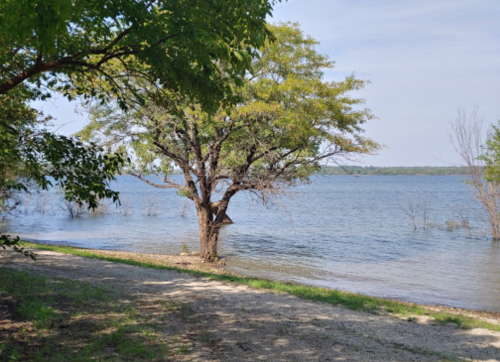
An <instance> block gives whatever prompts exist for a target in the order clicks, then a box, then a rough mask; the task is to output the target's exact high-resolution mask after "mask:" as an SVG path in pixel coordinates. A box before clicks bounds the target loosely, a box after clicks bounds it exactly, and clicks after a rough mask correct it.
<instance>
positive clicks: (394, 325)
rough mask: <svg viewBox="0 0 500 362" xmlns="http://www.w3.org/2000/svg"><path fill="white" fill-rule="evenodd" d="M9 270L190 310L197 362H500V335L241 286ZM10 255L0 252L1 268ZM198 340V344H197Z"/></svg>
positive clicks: (111, 268)
mask: <svg viewBox="0 0 500 362" xmlns="http://www.w3.org/2000/svg"><path fill="white" fill-rule="evenodd" d="M37 253H38V255H39V260H38V261H37V262H36V263H33V262H30V261H29V260H28V259H26V258H15V260H12V261H11V263H10V266H14V267H21V268H27V269H29V270H31V271H33V272H35V273H38V274H43V275H49V276H56V277H64V278H69V279H74V280H80V281H87V282H91V283H95V284H105V285H112V286H114V288H116V290H118V291H121V292H123V293H126V294H128V295H138V296H141V297H144V298H155V299H156V298H163V299H168V300H172V301H175V302H179V303H186V304H188V305H189V306H190V307H191V308H192V310H193V311H194V312H193V313H194V317H195V318H196V322H195V323H191V324H190V325H189V331H188V334H189V335H193V336H200V335H210V336H211V342H210V344H206V343H205V344H202V343H195V344H194V345H195V348H194V350H193V352H192V353H191V354H190V357H191V360H192V361H200V362H201V361H276V362H280V361H300V362H302V361H304V362H306V361H370V362H375V361H381V362H382V361H384V362H386V361H460V360H466V361H500V333H498V332H492V331H488V330H484V329H472V330H463V329H459V328H456V327H455V326H454V325H439V324H434V323H433V322H432V321H431V320H429V319H426V318H419V319H418V320H417V322H409V321H407V320H406V319H399V318H396V317H393V316H387V315H385V316H384V315H373V314H368V313H363V312H356V311H351V310H348V309H346V308H343V307H335V306H331V305H329V304H324V303H317V302H311V301H305V300H301V299H299V298H296V297H293V296H290V295H284V294H281V295H277V294H274V293H272V292H269V291H264V290H258V289H252V288H249V287H246V286H242V285H236V284H231V283H222V282H218V281H213V280H210V279H203V278H197V277H192V276H188V275H184V274H180V273H177V272H173V271H168V270H154V269H147V268H141V267H135V266H130V265H124V264H118V263H112V262H107V261H101V260H96V259H88V258H82V257H76V256H72V255H67V254H60V253H55V252H48V251H37ZM6 255H7V253H4V252H2V253H0V262H1V261H2V260H1V259H2V258H6ZM194 340H196V339H194Z"/></svg>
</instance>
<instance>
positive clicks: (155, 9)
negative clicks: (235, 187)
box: [0, 0, 274, 108]
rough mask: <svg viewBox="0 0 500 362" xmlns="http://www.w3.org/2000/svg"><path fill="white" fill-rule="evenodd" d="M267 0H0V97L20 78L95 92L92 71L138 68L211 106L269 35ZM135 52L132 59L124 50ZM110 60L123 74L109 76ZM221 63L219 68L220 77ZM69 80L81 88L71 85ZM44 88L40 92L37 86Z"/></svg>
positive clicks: (123, 76) (269, 6) (226, 91)
mask: <svg viewBox="0 0 500 362" xmlns="http://www.w3.org/2000/svg"><path fill="white" fill-rule="evenodd" d="M273 3H274V1H272V0H217V1H199V0H140V1H136V0H5V1H2V2H0V49H2V50H1V51H0V63H1V64H3V66H2V68H1V71H0V94H5V93H6V92H8V91H9V90H11V89H13V88H14V87H16V86H17V85H18V84H20V83H22V82H29V84H31V85H32V89H33V90H34V91H35V92H36V93H39V92H40V89H39V88H40V86H41V85H46V86H48V88H52V89H54V88H55V89H57V90H59V91H62V92H63V93H66V94H68V95H70V94H71V92H70V90H72V91H74V92H76V93H78V94H85V95H87V96H92V97H100V98H103V97H105V96H106V94H105V93H102V92H98V91H97V90H96V89H94V88H93V87H92V84H94V80H95V78H101V79H103V80H105V81H106V82H108V83H109V91H110V92H111V93H113V92H115V93H116V92H117V91H118V90H117V89H116V86H115V84H114V82H115V80H116V79H117V78H120V79H122V80H123V79H126V77H127V74H130V73H133V72H134V71H143V70H144V65H146V67H147V73H148V74H147V76H148V78H149V79H151V80H152V81H153V82H156V83H158V84H161V85H162V86H163V87H165V88H168V89H171V90H173V91H176V92H179V93H182V94H184V95H186V96H189V97H192V98H195V99H197V100H198V102H199V103H200V104H201V105H203V106H204V107H209V108H214V107H215V108H216V107H217V106H218V102H219V101H220V100H222V99H225V98H227V97H228V95H230V94H231V88H230V86H229V84H230V83H234V82H236V83H238V82H241V78H242V77H243V76H244V74H245V72H246V71H247V70H248V69H249V67H250V64H251V59H252V57H253V56H254V55H255V50H254V49H256V48H258V47H260V46H262V45H263V44H264V41H265V40H266V39H267V38H268V37H269V36H270V33H269V32H268V30H267V28H266V21H265V18H266V16H267V15H270V12H271V10H272V4H273ZM132 56H133V57H132ZM110 61H118V62H120V63H121V64H122V65H123V67H124V69H125V72H120V74H110V73H109V72H108V70H109V68H107V65H108V63H109V62H110ZM219 64H222V65H224V74H222V72H221V70H220V66H219ZM77 84H78V85H79V86H77ZM45 94H47V93H45Z"/></svg>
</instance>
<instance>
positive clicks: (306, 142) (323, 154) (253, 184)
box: [79, 24, 378, 260]
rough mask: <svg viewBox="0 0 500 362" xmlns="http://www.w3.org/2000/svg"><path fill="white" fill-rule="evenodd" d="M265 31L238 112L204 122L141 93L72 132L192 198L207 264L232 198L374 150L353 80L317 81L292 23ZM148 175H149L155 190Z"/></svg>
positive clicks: (97, 112) (171, 97) (310, 44)
mask: <svg viewBox="0 0 500 362" xmlns="http://www.w3.org/2000/svg"><path fill="white" fill-rule="evenodd" d="M270 29H271V30H272V31H273V32H274V34H275V36H276V40H275V41H274V42H267V43H266V44H265V46H264V47H262V48H261V49H260V50H259V52H260V58H258V59H256V60H255V61H254V64H253V72H252V73H251V74H248V75H247V77H246V79H245V84H244V86H243V87H242V88H237V87H236V86H235V90H238V91H239V92H240V95H241V98H242V99H243V101H242V102H241V103H239V104H238V105H236V106H233V107H230V108H227V107H225V108H222V107H221V108H219V109H218V110H217V111H216V112H213V113H210V112H206V111H204V110H203V108H202V107H201V105H200V104H198V103H196V102H193V101H192V100H189V99H186V98H183V97H179V96H178V95H177V94H169V93H167V94H165V93H162V94H160V93H158V92H155V91H152V92H151V93H149V92H148V91H145V93H147V95H146V98H147V102H146V104H145V105H144V106H141V107H136V108H135V109H134V111H129V112H123V111H122V110H121V109H120V108H119V107H118V106H116V105H115V106H113V105H111V104H108V105H105V106H101V105H96V106H94V107H93V108H92V109H91V115H92V121H91V123H90V124H89V125H88V126H87V127H86V128H85V129H84V130H83V131H82V132H80V133H79V135H80V136H81V137H83V138H85V139H93V140H96V141H98V142H101V143H102V144H105V145H107V146H109V147H115V148H117V147H120V148H121V149H122V150H123V151H124V152H128V153H129V154H130V156H131V158H132V159H133V163H132V164H131V166H130V168H129V172H130V173H131V174H132V175H134V176H136V177H138V178H139V179H141V180H143V181H144V182H147V183H148V184H150V185H152V186H154V187H158V188H164V189H168V188H174V189H177V190H178V193H180V194H181V195H183V196H185V197H187V198H189V199H191V200H192V201H193V202H194V204H195V206H196V210H197V215H198V220H199V230H200V252H201V255H202V256H203V257H204V258H205V259H208V260H211V259H213V258H214V257H216V255H217V244H218V237H219V230H220V227H221V225H222V223H223V221H224V218H225V216H226V211H227V209H228V205H229V202H230V200H231V198H232V197H233V196H234V195H235V194H237V193H238V192H241V191H251V192H254V193H255V194H256V195H258V196H259V197H261V198H262V199H263V200H266V197H268V196H270V195H273V194H275V193H276V192H279V191H280V190H282V189H283V188H286V187H288V186H292V185H294V184H296V183H297V182H300V181H307V180H308V178H309V176H310V175H311V174H312V173H313V172H314V171H316V170H318V169H319V168H320V163H321V162H322V161H323V162H324V161H326V160H333V161H334V162H338V161H339V160H340V158H342V157H346V156H349V155H353V154H366V153H371V152H373V151H375V150H376V149H377V148H378V145H377V144H376V143H375V142H374V141H372V140H370V139H368V138H365V137H363V136H362V135H361V133H362V132H363V129H362V124H363V123H365V122H366V121H367V120H369V119H371V118H372V115H371V113H370V112H369V111H368V110H366V109H364V108H362V107H361V106H360V104H362V103H363V100H361V99H356V98H352V97H351V96H350V93H351V91H353V90H357V89H359V88H361V87H363V86H364V84H365V82H364V81H361V80H357V79H355V78H354V77H352V76H350V77H347V78H346V79H344V80H342V81H339V82H327V81H325V80H323V70H324V69H328V68H332V67H333V62H331V61H330V60H328V58H327V57H326V56H324V55H321V54H319V53H318V52H317V51H316V50H315V46H316V45H317V42H316V41H315V40H313V39H311V38H310V37H306V36H304V34H303V33H302V31H301V30H300V29H299V27H298V25H297V24H281V25H279V26H272V27H271V28H270ZM172 104H174V105H175V106H173V105H172ZM174 166H175V167H178V168H179V169H180V170H181V171H182V172H183V175H184V182H183V183H176V182H175V181H174V180H173V179H171V178H170V177H169V175H170V174H171V171H172V170H173V167H174ZM147 174H157V175H158V176H160V178H161V180H162V182H158V183H157V182H154V181H151V180H150V179H148V178H146V177H145V176H146V175H147Z"/></svg>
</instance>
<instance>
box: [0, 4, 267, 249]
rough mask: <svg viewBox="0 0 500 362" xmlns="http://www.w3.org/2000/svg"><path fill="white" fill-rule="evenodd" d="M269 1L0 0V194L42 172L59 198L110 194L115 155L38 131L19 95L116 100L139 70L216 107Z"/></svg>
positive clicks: (255, 39)
mask: <svg viewBox="0 0 500 362" xmlns="http://www.w3.org/2000/svg"><path fill="white" fill-rule="evenodd" d="M273 3H274V1H273V0H220V1H215V2H213V1H212V2H208V1H198V0H4V1H1V2H0V63H1V64H2V67H1V68H0V106H1V107H0V108H1V109H0V140H1V141H2V144H1V146H2V147H0V152H1V153H0V198H1V199H2V200H5V199H6V198H8V196H9V195H10V191H11V190H20V189H25V188H26V185H25V182H24V181H25V180H26V179H34V180H35V181H36V183H38V185H39V186H41V187H42V188H46V187H48V185H49V182H48V180H47V179H46V177H45V176H52V177H54V178H55V180H56V182H58V183H59V184H60V185H61V186H63V188H64V190H65V192H66V196H67V198H68V199H69V200H76V201H78V202H80V201H82V202H83V201H86V202H88V204H89V206H90V207H92V206H93V205H94V204H95V202H96V200H97V199H98V198H102V197H111V198H113V199H116V195H117V194H116V193H114V192H112V191H111V190H110V189H109V188H108V185H107V182H108V181H109V180H110V179H111V178H112V176H113V174H114V172H115V171H116V169H117V167H118V165H119V164H120V163H121V162H122V161H123V159H122V158H121V156H120V155H118V154H111V155H105V154H103V153H102V152H101V150H100V149H99V148H98V147H96V146H95V145H92V144H85V145H84V144H82V143H81V142H78V141H75V140H73V139H70V138H67V137H62V136H56V135H54V134H52V133H50V132H48V131H47V130H46V129H43V126H44V122H43V121H42V122H41V117H39V114H38V113H37V111H36V110H34V109H32V108H31V107H30V106H29V102H31V101H33V100H35V99H44V98H46V97H49V96H50V92H51V91H58V92H61V93H62V94H64V95H66V96H68V98H70V99H71V98H73V97H75V96H77V95H80V96H83V97H86V98H89V99H99V100H101V102H106V101H109V100H110V99H117V100H118V103H119V104H120V106H122V107H125V106H126V104H125V101H124V100H123V99H122V94H123V93H122V92H123V90H124V89H125V90H126V91H127V92H129V93H131V94H136V95H138V90H137V89H134V87H133V86H132V84H131V83H129V82H128V79H129V77H135V78H137V77H142V78H143V79H144V80H147V81H149V82H150V84H155V85H159V86H161V87H162V88H164V89H169V90H171V91H175V92H177V93H179V94H182V95H183V96H186V97H189V98H192V99H196V100H197V102H198V103H199V104H200V105H202V106H203V107H204V108H205V109H207V110H209V109H210V110H213V109H217V108H218V107H219V104H220V103H221V102H222V101H229V102H230V101H234V100H235V98H234V96H233V94H232V88H231V85H232V84H238V83H241V82H242V78H243V76H244V75H245V74H246V71H247V70H248V69H249V68H250V64H251V60H252V58H253V56H254V55H255V50H254V49H256V47H259V46H261V45H262V44H264V41H265V40H266V39H267V38H268V37H269V36H270V33H269V32H268V30H267V28H266V17H267V16H268V15H270V12H271V10H272V5H273ZM116 64H120V66H121V67H120V69H117V68H116ZM219 64H221V65H223V66H224V73H222V72H221V68H220V66H219ZM20 177H22V179H21V178H20ZM2 200H0V201H2ZM0 236H1V239H0V241H1V242H0V246H6V245H10V246H12V245H16V241H15V240H17V239H12V238H10V237H7V236H4V235H0Z"/></svg>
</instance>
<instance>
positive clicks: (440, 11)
mask: <svg viewBox="0 0 500 362" xmlns="http://www.w3.org/2000/svg"><path fill="white" fill-rule="evenodd" d="M498 19H500V1H499V0H469V1H465V0H419V1H412V0H377V1H373V0H289V1H287V2H282V3H280V4H277V5H276V6H275V9H274V12H273V17H272V18H270V19H269V21H270V22H288V21H290V22H298V23H299V24H300V26H301V28H302V30H303V31H304V33H305V34H307V35H310V36H311V37H313V38H314V39H316V40H318V41H319V42H320V44H319V45H318V47H317V51H318V52H320V53H321V54H324V55H328V56H329V57H330V59H332V60H334V61H335V62H336V67H335V69H333V70H329V71H328V72H325V79H326V80H329V81H335V80H342V79H343V78H344V77H346V76H348V75H351V74H353V73H354V74H355V75H356V77H357V78H359V79H364V80H369V81H370V84H369V85H368V86H367V87H365V89H363V90H361V91H357V92H355V93H353V94H352V96H353V97H360V98H364V99H365V100H366V104H365V105H366V107H367V108H369V109H371V110H372V112H373V113H374V115H375V116H376V117H377V119H374V120H372V121H370V122H369V123H367V124H366V125H365V130H366V132H365V136H367V137H370V138H372V139H374V140H376V141H377V142H379V143H381V144H382V145H384V148H383V149H382V150H381V151H379V152H378V153H377V154H376V155H372V156H365V157H363V158H360V165H364V166H455V165H459V164H460V160H459V158H458V156H457V154H456V152H455V150H454V148H453V146H452V144H451V142H450V139H449V136H450V123H451V122H453V121H454V120H455V118H456V116H457V109H459V108H461V109H464V110H466V111H471V110H472V109H473V108H474V107H479V114H480V115H481V116H482V117H484V121H485V124H496V123H497V122H498V121H499V120H500V21H499V20H498ZM36 106H38V107H42V108H43V110H44V112H45V113H47V114H51V115H52V116H54V117H55V118H56V119H57V120H56V122H55V123H56V126H57V127H58V132H60V133H62V134H71V133H73V132H76V131H77V130H79V129H80V128H81V127H82V126H83V125H84V124H85V122H86V119H87V117H86V116H85V114H82V113H81V112H79V113H75V109H77V108H78V107H77V104H76V103H69V102H68V101H66V100H65V99H63V98H62V97H54V98H53V99H51V100H49V101H46V102H38V103H37V104H36Z"/></svg>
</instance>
